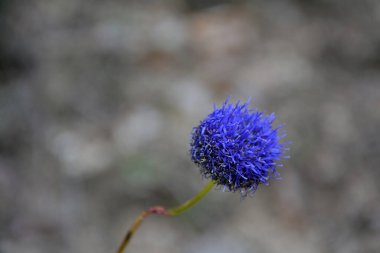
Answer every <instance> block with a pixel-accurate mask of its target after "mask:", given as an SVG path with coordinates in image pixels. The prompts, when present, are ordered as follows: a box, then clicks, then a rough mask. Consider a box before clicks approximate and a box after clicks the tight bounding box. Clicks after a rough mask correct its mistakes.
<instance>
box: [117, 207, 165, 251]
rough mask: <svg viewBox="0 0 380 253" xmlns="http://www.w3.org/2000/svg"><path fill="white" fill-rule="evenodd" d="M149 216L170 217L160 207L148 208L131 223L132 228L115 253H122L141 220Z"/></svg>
mask: <svg viewBox="0 0 380 253" xmlns="http://www.w3.org/2000/svg"><path fill="white" fill-rule="evenodd" d="M151 214H159V215H168V216H171V214H170V213H168V211H167V210H166V209H165V208H164V207H162V206H154V207H151V208H149V209H148V210H147V211H144V212H142V213H141V214H140V215H139V216H138V217H137V218H136V220H135V222H134V223H133V225H132V227H131V228H130V229H129V230H128V232H127V234H126V235H125V237H124V239H123V241H122V242H121V244H120V246H119V249H118V250H117V253H123V252H124V249H125V247H126V246H127V245H128V242H129V241H130V240H131V238H132V236H133V235H134V233H135V232H136V231H137V229H138V228H139V227H140V225H141V223H142V222H143V220H144V219H145V218H146V217H148V216H149V215H151Z"/></svg>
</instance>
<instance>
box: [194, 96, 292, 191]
mask: <svg viewBox="0 0 380 253" xmlns="http://www.w3.org/2000/svg"><path fill="white" fill-rule="evenodd" d="M275 118H276V116H275V115H274V114H273V113H272V114H270V115H265V114H264V113H262V112H259V111H257V110H256V109H250V108H249V101H248V102H247V103H245V104H240V103H239V102H238V103H237V104H236V105H233V104H230V103H229V102H228V99H227V100H226V102H224V104H223V106H222V107H221V108H215V106H214V111H213V112H212V113H211V114H209V115H208V116H207V117H206V118H205V119H204V120H203V121H201V123H200V125H199V126H197V127H195V128H194V129H193V133H192V139H191V159H192V160H193V161H194V163H195V164H197V165H198V166H199V167H200V171H201V173H202V174H203V175H204V176H205V177H206V178H210V179H212V180H214V181H215V182H216V184H217V185H219V186H222V187H223V188H224V189H225V190H230V191H240V192H241V193H242V194H244V195H245V194H247V193H250V192H254V191H255V190H256V189H257V187H258V186H259V185H260V184H268V182H269V180H270V179H271V178H277V177H278V175H279V174H278V172H277V171H276V167H277V166H280V164H278V161H279V160H281V158H283V153H284V151H285V149H286V148H285V144H283V143H280V142H279V141H280V139H281V138H282V137H284V136H285V134H284V132H283V131H281V132H280V130H279V128H280V127H277V128H273V127H272V123H273V121H274V120H275Z"/></svg>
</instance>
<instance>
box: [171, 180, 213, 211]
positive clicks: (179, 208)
mask: <svg viewBox="0 0 380 253" xmlns="http://www.w3.org/2000/svg"><path fill="white" fill-rule="evenodd" d="M214 185H215V181H213V180H211V181H210V182H209V183H208V184H207V185H206V186H205V187H204V188H203V189H202V190H201V191H200V192H198V194H197V195H195V196H194V197H193V198H191V199H189V200H188V201H186V202H185V203H183V204H182V205H179V206H177V207H173V208H170V209H169V210H168V213H169V214H170V215H173V216H175V215H179V214H181V213H183V212H185V211H186V210H188V209H190V208H191V207H193V206H194V205H195V204H197V203H198V202H199V201H200V200H201V199H203V198H204V196H206V195H207V193H208V192H209V191H210V190H211V189H212V187H213V186H214Z"/></svg>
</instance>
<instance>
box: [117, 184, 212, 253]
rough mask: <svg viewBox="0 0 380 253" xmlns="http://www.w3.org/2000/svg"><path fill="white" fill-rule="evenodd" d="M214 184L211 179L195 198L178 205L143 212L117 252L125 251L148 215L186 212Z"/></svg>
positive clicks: (158, 207)
mask: <svg viewBox="0 0 380 253" xmlns="http://www.w3.org/2000/svg"><path fill="white" fill-rule="evenodd" d="M214 185H215V181H210V182H209V183H208V184H207V185H206V186H205V187H204V188H203V189H202V190H201V191H200V192H199V193H198V194H197V195H195V196H194V197H193V198H191V199H190V200H188V201H186V202H185V203H183V204H182V205H179V206H177V207H174V208H170V209H165V208H164V207H161V206H155V207H151V208H149V209H148V210H147V211H144V212H142V213H141V214H140V215H139V216H137V218H136V219H135V221H134V223H133V224H132V226H131V228H130V229H129V230H128V232H127V233H126V235H125V237H124V239H123V241H122V242H121V244H120V246H119V248H118V250H117V253H123V252H124V249H125V248H126V247H127V246H128V243H129V241H130V240H131V238H132V236H133V235H134V234H135V233H136V231H137V230H138V229H139V227H140V225H141V223H142V222H143V220H144V219H145V218H146V217H148V216H149V215H151V214H160V215H167V216H177V215H179V214H181V213H183V212H185V211H186V210H189V209H190V208H191V207H193V206H194V205H195V204H197V203H198V202H199V201H200V200H201V199H203V198H204V197H205V196H206V195H207V193H208V192H209V191H210V190H211V189H212V187H213V186H214Z"/></svg>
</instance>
